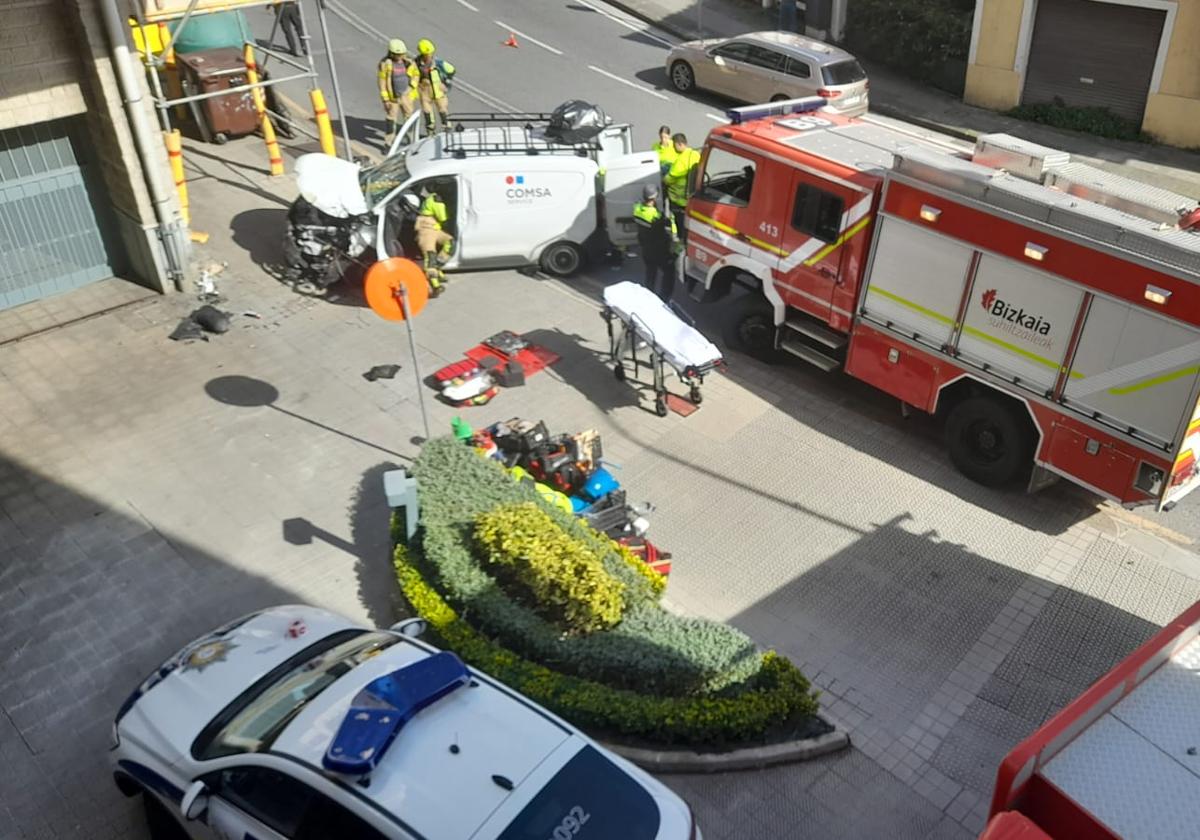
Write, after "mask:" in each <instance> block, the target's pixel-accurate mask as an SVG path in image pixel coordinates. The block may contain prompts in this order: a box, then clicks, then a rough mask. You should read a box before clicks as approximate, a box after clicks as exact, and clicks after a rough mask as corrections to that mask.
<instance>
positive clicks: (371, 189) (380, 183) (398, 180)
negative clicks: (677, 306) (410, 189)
mask: <svg viewBox="0 0 1200 840" xmlns="http://www.w3.org/2000/svg"><path fill="white" fill-rule="evenodd" d="M408 178H409V174H408V165H407V164H406V163H405V162H404V152H403V151H401V152H397V153H396V154H394V155H392V156H391V157H389V158H387V159H385V160H383V161H381V162H379V163H377V164H375V165H374V166H365V167H363V168H362V170H361V171H360V172H359V173H358V182H359V185H360V186H361V187H362V191H363V195H365V196H366V197H367V206H368V207H374V206H375V205H376V204H378V203H379V201H380V200H382V199H383V198H384V196H386V195H387V194H388V193H390V192H391V191H392V190H394V189H396V187H398V186H400V185H401V184H403V183H404V182H406V181H407V180H408Z"/></svg>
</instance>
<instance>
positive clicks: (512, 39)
mask: <svg viewBox="0 0 1200 840" xmlns="http://www.w3.org/2000/svg"><path fill="white" fill-rule="evenodd" d="M504 46H506V47H520V46H521V45H520V44H518V43H517V36H516V35H514V34H513V33H512V32H509V33H508V40H507V41H505V42H504Z"/></svg>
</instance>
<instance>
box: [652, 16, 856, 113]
mask: <svg viewBox="0 0 1200 840" xmlns="http://www.w3.org/2000/svg"><path fill="white" fill-rule="evenodd" d="M667 74H668V76H670V79H671V84H672V85H673V86H674V87H675V89H676V90H678V91H680V92H681V93H688V92H690V91H692V90H695V89H697V88H699V89H702V90H708V91H712V92H713V93H719V94H721V95H722V96H728V97H730V98H731V99H737V100H739V101H742V102H767V101H769V100H779V99H798V98H800V97H804V96H823V97H825V98H826V99H827V100H829V105H828V107H829V108H830V109H831V110H834V111H837V112H838V113H839V114H844V115H846V116H848V117H857V116H859V115H860V114H865V113H866V112H867V106H868V101H867V96H868V94H867V87H868V83H867V74H866V73H865V72H864V71H863V69H862V66H861V65H860V64H859V63H858V61H857V60H856V59H855V58H854V56H852V55H851V54H850V53H848V52H846V51H845V50H843V49H839V48H838V47H833V46H830V45H829V44H825V43H822V42H821V41H816V40H813V39H812V38H805V37H803V36H801V35H796V34H793V33H791V32H751V33H748V34H746V35H738V36H736V37H733V38H708V39H706V40H703V41H688V42H686V43H683V44H679V45H678V46H676V47H675V48H674V49H672V50H671V52H670V53H669V54H668V55H667Z"/></svg>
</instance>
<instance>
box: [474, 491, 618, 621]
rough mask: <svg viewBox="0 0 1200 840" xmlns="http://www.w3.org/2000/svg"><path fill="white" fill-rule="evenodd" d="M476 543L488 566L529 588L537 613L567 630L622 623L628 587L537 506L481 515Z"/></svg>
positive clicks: (510, 507)
mask: <svg viewBox="0 0 1200 840" xmlns="http://www.w3.org/2000/svg"><path fill="white" fill-rule="evenodd" d="M475 542H476V544H477V545H478V546H479V548H480V550H481V556H482V558H483V560H484V561H485V562H486V563H487V564H488V565H489V566H491V567H493V568H494V569H497V570H499V571H500V573H501V576H511V577H512V578H513V579H515V580H516V581H517V583H518V584H519V585H520V586H522V587H524V588H525V589H527V590H528V591H529V593H530V594H531V595H532V596H533V600H534V602H535V603H536V604H537V610H538V611H539V612H541V613H543V614H545V615H547V616H548V617H550V618H551V619H552V620H554V621H556V622H558V623H560V624H561V625H562V626H563V627H564V629H567V630H574V631H578V632H580V633H591V632H593V631H596V630H604V629H606V628H608V627H612V626H613V625H615V624H616V623H617V622H619V621H620V620H621V614H622V612H623V611H624V607H625V601H624V597H623V595H624V590H625V587H624V585H623V584H622V583H621V582H620V581H619V580H617V579H616V578H614V577H612V576H611V575H609V574H608V572H607V571H605V568H604V562H603V560H602V559H601V558H600V557H599V556H598V555H597V554H596V553H595V552H594V551H591V550H589V549H588V547H587V546H586V545H584V544H583V543H582V542H580V541H579V540H577V539H574V538H573V537H570V536H568V535H567V534H566V533H565V532H564V531H563V530H562V528H560V527H559V526H558V523H556V522H555V521H554V520H553V519H551V518H550V517H549V515H548V514H546V512H545V511H544V510H543V509H542V508H540V507H538V506H537V505H536V504H534V503H532V502H519V503H517V504H509V505H500V506H498V507H496V508H493V509H492V510H490V511H488V512H487V513H482V514H480V515H479V516H477V517H476V518H475Z"/></svg>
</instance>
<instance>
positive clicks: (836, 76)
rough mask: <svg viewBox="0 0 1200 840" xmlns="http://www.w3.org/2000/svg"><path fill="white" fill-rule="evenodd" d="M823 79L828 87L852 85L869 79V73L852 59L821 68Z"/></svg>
mask: <svg viewBox="0 0 1200 840" xmlns="http://www.w3.org/2000/svg"><path fill="white" fill-rule="evenodd" d="M821 77H822V78H823V79H824V80H825V84H827V85H852V84H854V83H855V82H861V81H862V80H863V79H865V78H867V72H866V71H865V70H863V69H862V65H861V64H859V63H858V62H857V61H855V60H854V59H852V58H850V59H847V60H845V61H838V62H836V63H834V64H826V65H825V66H824V67H822V68H821Z"/></svg>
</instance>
